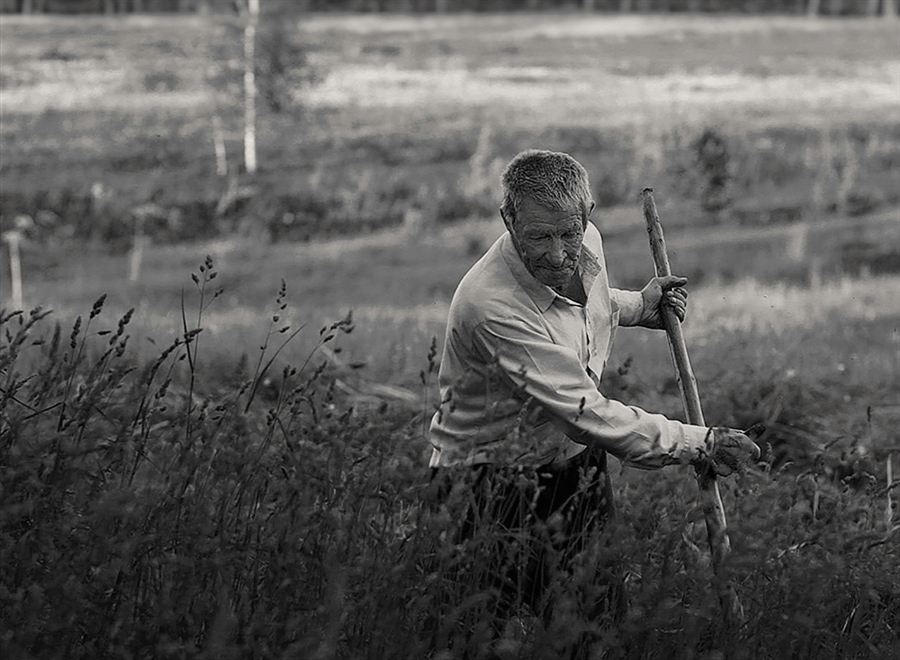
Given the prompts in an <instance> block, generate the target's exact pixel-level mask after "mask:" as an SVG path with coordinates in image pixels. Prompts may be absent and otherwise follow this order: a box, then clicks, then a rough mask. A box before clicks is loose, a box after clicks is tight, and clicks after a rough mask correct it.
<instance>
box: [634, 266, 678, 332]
mask: <svg viewBox="0 0 900 660" xmlns="http://www.w3.org/2000/svg"><path fill="white" fill-rule="evenodd" d="M685 284H687V278H686V277H675V276H674V275H668V276H666V277H654V278H653V279H652V280H650V281H649V282H648V283H647V286H645V287H644V288H643V289H642V290H641V298H642V300H643V303H644V308H643V313H642V314H641V320H640V323H638V325H640V326H643V327H645V328H653V329H656V330H659V329H662V328H663V327H664V326H663V320H662V305H667V306H668V307H669V308H670V309H671V310H672V311H673V312H675V316H676V317H677V318H678V320H679V321H684V314H685V312H686V311H687V297H688V294H687V290H686V289H685V288H684V285H685Z"/></svg>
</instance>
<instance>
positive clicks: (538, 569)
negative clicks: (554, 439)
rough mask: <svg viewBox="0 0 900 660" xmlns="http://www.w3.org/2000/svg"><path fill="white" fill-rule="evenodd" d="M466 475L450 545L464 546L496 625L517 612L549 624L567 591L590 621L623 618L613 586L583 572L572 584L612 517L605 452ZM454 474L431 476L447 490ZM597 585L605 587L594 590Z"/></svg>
mask: <svg viewBox="0 0 900 660" xmlns="http://www.w3.org/2000/svg"><path fill="white" fill-rule="evenodd" d="M466 469H467V470H471V474H469V475H467V476H468V477H469V478H471V479H472V487H471V492H470V494H469V495H470V496H469V498H468V499H469V501H468V505H467V506H466V509H465V514H464V515H463V516H462V517H461V522H460V524H459V526H458V528H457V530H456V538H455V541H456V542H457V543H458V544H468V545H469V550H470V553H469V554H470V557H472V558H473V559H472V560H471V562H470V565H469V566H470V570H471V571H472V573H473V574H474V575H475V576H476V577H475V580H474V582H475V585H477V586H480V588H481V590H482V591H483V592H488V593H491V594H492V595H493V597H494V600H493V603H494V605H495V606H494V607H492V608H491V609H492V610H493V615H494V618H495V619H496V620H497V622H498V624H499V625H502V622H503V620H505V619H508V618H510V617H512V616H515V615H521V614H523V613H528V614H533V615H536V616H538V617H539V618H541V619H543V620H544V622H545V624H550V622H551V619H552V616H553V614H554V612H555V610H556V607H555V604H556V602H557V600H558V598H557V597H558V596H559V595H560V593H562V592H564V591H566V589H569V592H568V593H567V596H568V597H569V602H570V603H571V602H572V593H571V592H572V590H574V591H579V592H580V593H581V595H580V606H579V607H578V609H580V610H582V614H583V615H586V616H590V617H592V618H594V620H596V617H598V616H600V615H603V614H604V613H605V614H607V615H612V616H614V617H617V616H618V615H620V614H621V613H622V612H623V611H624V592H623V589H622V588H621V581H620V580H618V579H616V578H614V577H613V578H612V579H610V574H609V573H607V575H606V576H605V577H604V576H603V575H601V572H602V571H601V570H599V569H597V570H596V571H595V568H597V567H593V566H592V567H591V568H590V569H589V570H588V573H590V572H591V571H594V573H593V574H592V575H590V577H589V578H588V579H585V575H586V573H585V570H584V567H583V565H582V568H581V570H580V571H579V572H578V577H577V578H576V577H575V572H576V571H575V569H576V568H577V566H578V562H579V561H582V562H583V561H584V559H585V558H586V556H587V553H588V551H589V550H590V548H591V542H592V540H593V542H594V547H596V541H597V538H598V534H599V532H600V531H601V530H602V529H603V527H604V526H605V525H606V523H607V522H608V521H609V520H610V519H612V518H613V517H614V516H615V506H614V502H613V497H612V490H611V484H610V480H609V474H608V471H607V461H606V454H605V452H599V453H597V454H594V453H592V452H590V451H584V452H582V453H581V454H580V455H578V456H576V457H575V458H573V459H570V460H569V461H567V462H565V463H562V464H554V465H547V466H541V467H498V466H492V465H479V466H475V467H473V468H466ZM457 470H458V469H457V468H451V469H445V470H435V473H434V478H436V479H438V480H443V481H440V483H441V484H442V486H443V487H444V488H450V487H452V483H453V481H454V479H453V476H454V474H453V473H454V471H457ZM457 475H458V472H457ZM446 492H449V491H446ZM593 559H594V560H595V559H596V557H594V558H593ZM579 581H580V582H579ZM598 581H599V582H601V583H603V582H605V583H606V584H601V585H600V587H599V588H596V586H597V582H598ZM585 582H587V583H589V584H588V585H586V584H585ZM470 584H471V581H470ZM475 585H473V586H475ZM585 586H589V587H592V588H589V589H587V591H585V589H584V587H585ZM576 600H578V598H576Z"/></svg>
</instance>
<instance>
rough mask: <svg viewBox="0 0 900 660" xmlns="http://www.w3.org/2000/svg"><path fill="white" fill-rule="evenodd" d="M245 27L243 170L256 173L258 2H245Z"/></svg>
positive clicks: (256, 0)
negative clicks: (255, 64) (255, 67)
mask: <svg viewBox="0 0 900 660" xmlns="http://www.w3.org/2000/svg"><path fill="white" fill-rule="evenodd" d="M247 9H248V10H249V11H248V14H247V25H246V27H245V28H244V168H245V169H246V170H247V173H248V174H255V173H256V75H255V73H254V63H255V59H256V57H255V45H256V25H257V23H258V21H259V0H247Z"/></svg>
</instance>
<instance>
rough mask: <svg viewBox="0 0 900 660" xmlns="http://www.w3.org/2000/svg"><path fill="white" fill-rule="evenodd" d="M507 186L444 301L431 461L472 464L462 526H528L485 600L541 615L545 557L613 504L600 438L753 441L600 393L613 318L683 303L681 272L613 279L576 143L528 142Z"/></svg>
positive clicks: (712, 457)
mask: <svg viewBox="0 0 900 660" xmlns="http://www.w3.org/2000/svg"><path fill="white" fill-rule="evenodd" d="M502 187H503V202H502V206H501V209H500V215H501V216H502V218H503V222H504V224H505V226H506V229H507V232H506V233H504V235H503V236H501V237H500V238H499V239H498V240H497V241H496V242H495V243H494V244H493V246H491V247H490V249H489V250H488V251H487V253H486V254H485V255H484V256H483V257H482V258H481V259H480V260H479V261H478V262H477V263H476V264H475V265H474V266H473V267H472V268H471V270H469V272H468V273H467V274H466V276H465V277H464V278H463V279H462V281H461V282H460V284H459V286H458V288H457V290H456V293H455V295H454V297H453V301H452V303H451V305H450V314H449V321H448V325H447V334H446V340H445V344H444V352H443V357H442V360H441V366H440V390H441V405H440V409H439V410H438V411H437V412H436V413H435V415H434V418H433V420H432V423H431V430H430V441H431V444H432V446H433V453H432V457H431V463H430V465H431V467H432V468H433V473H434V474H435V475H437V476H438V477H439V478H441V479H443V480H444V481H445V482H447V481H449V482H451V483H452V482H453V481H454V479H457V478H458V479H460V480H461V479H464V478H466V476H467V475H470V476H471V475H474V478H472V483H474V484H475V493H474V497H472V501H473V504H472V510H470V512H469V515H468V516H467V517H466V519H465V520H464V521H463V522H462V524H461V525H460V527H461V529H460V530H459V538H461V539H464V538H471V537H472V535H473V534H476V533H477V530H476V527H477V526H478V525H483V524H486V523H490V524H492V525H493V526H494V527H495V528H496V529H499V530H501V531H502V532H504V533H509V532H513V534H512V536H510V535H509V534H507V537H508V538H512V537H514V536H515V537H516V538H519V539H521V538H522V533H524V535H525V536H529V535H530V536H531V539H532V541H534V542H529V543H526V546H528V552H527V555H528V556H527V557H525V558H524V559H523V558H521V557H520V558H519V559H516V560H513V561H511V562H506V563H504V562H503V561H500V560H498V563H497V565H496V566H495V567H494V568H493V569H491V573H492V576H491V581H490V583H489V586H490V587H491V588H493V589H495V593H496V594H497V596H498V600H497V607H496V609H495V611H496V613H497V614H498V616H499V617H501V618H509V617H510V616H513V615H515V614H521V612H522V611H523V610H525V611H528V612H530V613H531V614H536V615H538V616H541V615H546V614H547V609H548V598H547V591H548V590H547V587H548V584H549V582H550V576H551V575H553V574H554V570H557V569H560V568H561V569H562V570H565V568H566V562H569V561H571V560H572V558H573V557H574V555H575V553H577V552H578V551H579V550H581V549H583V548H584V546H585V542H586V540H587V539H588V538H589V537H590V536H591V532H593V531H596V530H598V529H599V528H600V527H601V526H602V524H603V522H604V521H605V520H607V519H608V518H609V517H610V516H611V515H613V498H612V491H611V487H610V480H609V474H608V471H607V454H608V453H609V454H612V455H613V456H615V457H616V458H618V459H620V460H621V461H623V462H625V463H626V464H629V465H634V466H638V467H641V468H647V469H655V468H662V467H665V466H667V465H676V464H687V463H692V464H699V463H701V462H703V463H704V464H709V462H711V464H712V467H713V468H714V469H716V470H717V472H719V473H720V474H727V473H730V472H731V471H732V470H733V469H734V468H735V467H736V466H740V465H743V464H745V463H747V462H749V461H751V460H755V459H756V458H758V457H759V450H758V448H757V447H756V445H755V444H754V443H753V442H752V441H751V440H750V439H749V438H748V437H747V436H746V435H744V434H743V433H741V432H740V431H736V430H732V429H726V428H713V429H707V428H702V427H698V426H691V425H688V424H683V423H681V422H678V421H674V420H670V419H667V418H666V417H664V416H662V415H659V414H652V413H649V412H645V411H644V410H641V409H640V408H636V407H634V406H628V405H626V404H624V403H620V402H618V401H614V400H611V399H607V398H606V397H604V396H603V395H602V394H601V393H600V391H599V389H598V387H599V384H600V375H601V373H602V372H603V369H604V367H605V366H606V361H607V359H608V357H609V353H610V348H611V345H612V342H613V338H614V336H615V332H616V329H617V327H618V326H642V327H646V328H661V327H662V319H661V314H660V306H661V305H662V304H667V305H670V306H671V307H672V309H673V310H674V311H675V312H676V315H677V316H678V317H679V318H680V319H683V318H684V313H685V309H686V304H687V293H686V292H685V290H684V289H683V286H684V285H685V284H686V283H687V280H685V279H684V278H680V277H663V278H653V279H652V280H650V282H649V284H647V286H646V287H644V289H643V290H642V291H623V290H618V289H611V288H610V286H609V281H608V278H607V272H606V266H605V263H604V256H603V245H602V242H601V238H600V233H599V232H598V231H597V229H596V228H595V227H594V225H593V224H591V223H590V222H588V218H589V217H590V214H591V211H592V210H593V207H594V203H593V201H592V198H591V193H590V188H589V182H588V175H587V172H586V171H585V169H584V168H583V167H582V166H581V165H580V164H579V163H578V162H577V161H576V160H574V159H573V158H572V157H571V156H568V155H567V154H563V153H555V152H549V151H536V150H531V151H526V152H523V153H521V154H519V155H518V156H516V157H515V158H514V159H513V160H512V161H511V162H510V163H509V165H508V166H507V168H506V170H505V171H504V173H503V176H502ZM522 477H525V478H522ZM551 521H556V522H554V523H553V525H555V526H554V527H553V534H552V543H550V544H549V545H547V544H546V543H545V544H544V545H541V544H540V543H539V542H538V541H537V540H536V539H537V537H538V536H541V532H539V531H538V530H537V528H538V527H539V526H540V525H541V524H544V523H548V524H549V523H550V522H551ZM516 535H518V536H516ZM545 536H546V535H545ZM538 546H540V547H538ZM498 552H499V553H501V554H503V550H502V549H498ZM505 554H510V553H505ZM551 555H553V559H552V560H551V559H549V558H550V556H551ZM548 562H549V563H554V562H555V568H554V566H548Z"/></svg>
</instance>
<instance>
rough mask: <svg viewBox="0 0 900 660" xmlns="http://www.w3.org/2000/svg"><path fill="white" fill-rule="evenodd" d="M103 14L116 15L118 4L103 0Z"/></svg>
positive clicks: (110, 0) (111, 0) (112, 0)
mask: <svg viewBox="0 0 900 660" xmlns="http://www.w3.org/2000/svg"><path fill="white" fill-rule="evenodd" d="M103 13H104V14H115V13H116V3H115V1H114V0H103Z"/></svg>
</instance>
